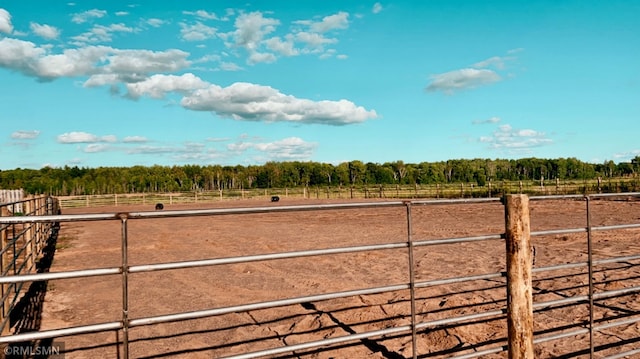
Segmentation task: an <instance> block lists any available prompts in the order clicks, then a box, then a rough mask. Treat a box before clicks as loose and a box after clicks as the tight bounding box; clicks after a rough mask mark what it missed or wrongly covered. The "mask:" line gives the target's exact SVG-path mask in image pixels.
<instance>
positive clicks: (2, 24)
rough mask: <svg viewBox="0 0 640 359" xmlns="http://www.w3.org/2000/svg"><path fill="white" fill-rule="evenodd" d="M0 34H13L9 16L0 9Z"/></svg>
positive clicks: (5, 11)
mask: <svg viewBox="0 0 640 359" xmlns="http://www.w3.org/2000/svg"><path fill="white" fill-rule="evenodd" d="M0 32H4V33H5V34H10V33H12V32H13V24H11V14H10V13H9V12H8V11H7V10H5V9H3V8H0Z"/></svg>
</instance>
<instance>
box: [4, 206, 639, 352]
mask: <svg viewBox="0 0 640 359" xmlns="http://www.w3.org/2000/svg"><path fill="white" fill-rule="evenodd" d="M630 198H631V197H628V198H627V197H611V198H609V197H602V198H593V199H591V200H590V201H589V203H590V204H589V209H590V217H591V225H592V226H594V227H601V226H616V225H621V224H634V225H635V224H638V223H640V202H636V201H633V200H629V199H630ZM409 203H411V202H405V203H404V204H403V203H399V202H393V203H392V202H387V201H381V200H379V201H375V202H371V201H370V202H368V203H367V204H366V205H358V206H354V207H353V208H349V206H350V205H351V204H354V202H345V200H341V201H337V200H300V199H297V200H293V199H286V198H285V199H283V200H282V201H280V202H279V203H267V202H266V201H264V200H260V201H255V200H254V201H233V202H217V203H213V204H211V203H208V204H188V205H166V204H165V211H164V212H162V213H159V212H154V214H151V215H150V216H151V217H153V216H154V215H167V216H171V215H172V214H176V215H183V214H184V213H185V212H183V211H189V210H196V212H197V211H198V210H209V209H215V208H220V209H222V208H230V209H238V208H251V207H253V208H256V207H259V208H261V210H260V211H249V210H247V211H248V212H252V213H235V214H234V213H233V211H231V212H232V213H229V212H224V211H223V212H224V213H223V212H216V213H209V215H202V213H199V214H200V215H198V216H181V217H170V218H146V217H144V216H141V217H140V216H133V217H131V218H129V219H127V221H126V229H127V239H128V250H127V255H128V258H127V260H128V265H129V266H131V268H132V269H135V270H132V272H131V273H128V288H127V292H128V301H127V303H128V318H129V319H130V320H131V321H132V324H134V325H132V327H131V328H130V329H129V330H128V342H129V343H128V348H129V355H130V357H135V358H151V357H184V358H187V357H188V358H194V357H202V358H210V357H228V356H234V355H237V357H243V356H242V355H241V354H242V353H250V352H257V351H261V350H271V349H273V348H281V347H283V346H285V345H286V346H291V345H296V344H299V343H305V342H313V341H320V340H325V339H329V340H330V339H336V338H341V337H345V336H348V335H352V334H360V333H367V332H375V331H384V330H390V332H389V333H382V334H384V335H382V334H379V335H371V336H370V338H368V337H369V336H368V337H367V338H359V339H357V340H349V341H339V340H337V341H336V343H334V344H333V345H321V346H315V347H310V348H301V349H299V350H296V351H294V352H293V353H292V352H290V351H289V352H287V351H286V350H284V351H282V353H279V354H278V353H275V352H274V353H270V357H310V358H311V357H313V358H346V357H349V358H364V357H367V358H403V357H411V356H412V354H413V348H412V345H413V342H412V333H411V330H401V331H397V332H393V331H392V329H393V328H407V327H409V328H410V327H411V323H412V317H411V313H412V308H411V306H412V298H411V297H412V296H411V291H410V289H409V286H408V285H407V283H409V282H410V281H412V278H411V276H410V272H411V271H410V270H409V263H410V262H409V254H408V253H409V251H408V246H407V245H406V243H407V237H408V234H409V233H410V234H411V240H412V241H413V243H418V244H416V245H415V246H414V247H413V271H412V273H413V275H414V278H413V282H414V283H415V295H414V301H413V302H414V305H415V308H414V309H415V310H414V313H415V322H416V323H418V328H417V332H416V342H415V344H416V348H415V349H416V350H417V355H418V357H421V358H444V357H469V358H471V357H483V358H494V357H495V358H503V357H506V353H505V352H504V351H503V347H504V346H505V345H506V339H507V331H506V322H505V315H504V308H505V305H506V291H505V277H504V270H505V243H504V240H502V239H501V238H500V237H501V234H502V233H504V230H505V212H504V206H503V205H502V204H501V203H500V202H499V201H497V200H480V201H477V202H473V201H466V202H465V201H441V202H433V201H424V203H420V202H413V203H412V204H410V205H409V206H407V204H409ZM296 205H302V206H305V207H304V208H298V209H304V210H294V208H291V210H287V211H280V210H281V209H282V208H285V207H289V206H296ZM333 205H336V206H337V208H330V207H331V206H333ZM314 206H317V207H318V208H309V207H314ZM409 207H410V209H408V208H409ZM586 208H587V206H586V201H585V200H584V198H581V197H576V198H571V199H563V200H539V201H537V200H536V201H532V203H531V229H532V231H533V232H534V233H533V238H532V241H533V244H534V246H535V249H536V250H535V265H534V277H533V289H534V298H533V299H534V303H537V304H536V305H534V308H535V309H536V312H535V316H534V323H535V327H534V329H535V333H536V339H537V340H538V342H537V343H536V346H535V353H536V358H559V357H560V358H588V357H589V353H590V350H591V348H590V340H589V330H588V328H589V327H590V325H589V324H590V319H591V318H590V311H589V307H590V306H589V298H588V297H589V296H588V294H589V288H590V286H589V276H588V274H587V272H588V266H587V265H586V263H587V261H588V257H589V256H588V250H587V249H588V246H587V233H586V231H585V227H586V226H587V210H586ZM269 209H274V210H275V211H274V212H270V211H269ZM152 210H153V204H149V205H144V206H143V205H139V206H125V207H101V208H88V209H87V208H82V209H69V210H65V211H64V215H73V214H83V215H86V214H87V213H114V214H115V213H119V212H126V213H130V214H131V213H134V212H135V213H149V212H144V211H152ZM409 212H410V215H411V221H410V222H409V223H408V221H407V218H408V213H409ZM116 217H117V216H114V217H113V218H114V219H111V220H100V221H79V222H76V221H73V222H66V221H65V222H62V223H61V228H60V232H59V236H58V238H57V246H56V247H57V250H56V253H55V260H54V261H53V265H52V266H51V268H50V271H51V272H62V271H71V270H86V269H98V268H117V267H119V266H121V265H122V252H121V243H122V228H121V226H120V225H119V224H120V221H119V220H116V219H115V218H116ZM409 228H410V232H409ZM563 229H576V230H574V231H568V232H567V231H562V230H563ZM580 229H582V230H580ZM601 229H611V230H607V231H604V230H598V231H593V232H592V233H591V237H592V246H593V250H592V255H593V262H594V267H593V278H594V283H592V284H593V285H592V290H593V291H594V293H595V294H594V297H597V293H600V292H608V291H618V292H614V293H613V294H612V295H611V296H609V295H606V296H602V297H601V298H599V297H598V298H596V300H595V301H594V304H593V306H592V308H593V324H594V326H597V325H601V326H603V325H604V326H606V325H608V324H607V323H611V322H612V320H617V321H621V320H624V321H626V322H625V323H624V325H615V326H614V325H611V326H610V328H609V327H608V328H602V330H597V331H594V333H593V335H594V336H593V346H594V348H593V350H594V352H595V353H596V354H597V357H607V356H608V357H616V356H615V355H617V353H625V352H627V353H628V352H630V351H632V350H634V348H635V347H637V345H638V342H639V341H640V329H639V326H638V324H637V320H638V318H637V315H638V310H640V302H639V301H638V294H637V293H638V291H637V290H636V288H637V287H638V286H639V285H640V267H639V266H638V264H639V263H640V258H639V257H637V256H638V255H640V248H639V247H638V244H637V241H638V237H639V234H640V231H639V230H638V229H637V227H635V226H629V227H625V228H601ZM369 246H376V248H377V249H378V250H375V251H374V250H365V249H367V248H372V247H369ZM385 246H386V247H385ZM347 247H348V248H358V250H353V251H337V252H339V253H332V254H329V255H311V254H314V253H309V251H315V250H319V249H328V248H347ZM283 252H287V253H290V252H296V253H299V254H304V255H300V256H296V257H295V258H281V259H273V258H270V259H268V260H260V261H258V259H267V258H264V257H249V258H247V257H246V256H259V255H264V254H274V253H283ZM317 254H319V253H317ZM234 257H243V258H242V259H241V260H240V259H238V260H227V261H224V260H223V259H231V258H234ZM208 259H214V260H219V261H218V262H216V263H208V264H215V265H211V266H194V267H192V268H187V269H178V268H175V269H166V270H158V271H150V267H153V266H148V265H155V264H158V265H160V264H162V263H169V262H184V261H200V260H208ZM223 262H224V263H223ZM200 263H201V264H204V263H202V262H200ZM572 263H576V265H572ZM158 268H159V267H156V269H158ZM367 288H383V289H384V290H382V289H381V290H373V291H370V293H360V292H358V291H361V290H365V289H367ZM345 291H355V292H354V294H353V295H340V296H335V298H328V299H327V298H322V295H325V294H329V293H342V292H345ZM122 292H123V290H122V276H121V275H118V274H115V275H110V276H99V277H87V278H73V279H56V280H49V281H48V286H47V290H46V295H45V296H44V302H43V305H42V306H41V312H40V313H36V314H38V315H39V316H40V317H39V320H35V321H33V322H32V323H31V322H29V321H23V322H19V323H22V324H21V325H23V328H18V327H16V328H15V330H16V331H18V332H23V333H24V332H27V331H29V330H34V329H36V330H50V329H58V328H66V327H76V326H82V325H91V324H96V323H109V322H117V321H121V320H122V315H123V313H122V306H123V299H122ZM303 297H308V298H306V299H309V300H292V301H291V303H279V304H278V305H273V306H272V307H271V308H267V306H265V307H260V306H255V307H243V306H244V305H246V304H247V303H253V304H255V303H264V302H271V301H277V300H281V299H285V298H287V299H291V298H294V299H295V298H303ZM574 299H575V300H574ZM572 300H573V301H572ZM272 304H273V303H272ZM215 309H217V310H218V312H216V311H215ZM205 310H213V311H212V312H210V313H207V314H208V315H207V316H204V315H203V318H198V319H190V320H184V321H171V322H169V323H158V324H153V325H143V324H148V323H147V322H146V321H145V320H141V318H155V319H157V321H160V320H159V319H162V318H161V317H159V316H165V315H173V314H176V313H184V312H194V311H205ZM452 318H453V320H452ZM456 318H457V319H456ZM165 319H166V318H165ZM174 319H177V318H174ZM136 320H139V321H138V322H137V323H136ZM30 325H31V326H33V327H32V328H29V326H30ZM585 329H586V331H585ZM553 336H557V337H558V338H553ZM55 340H56V341H58V340H59V341H63V342H64V344H65V350H66V351H67V353H66V355H67V358H95V357H117V356H118V353H122V350H123V345H122V344H120V345H117V344H116V343H118V342H120V343H121V342H122V340H123V333H122V331H121V330H111V331H103V332H99V333H94V334H86V335H76V336H64V337H60V338H58V339H55ZM627 355H631V354H627ZM255 356H257V354H256V355H255ZM244 357H254V356H244Z"/></svg>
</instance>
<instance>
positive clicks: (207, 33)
mask: <svg viewBox="0 0 640 359" xmlns="http://www.w3.org/2000/svg"><path fill="white" fill-rule="evenodd" d="M180 28H181V29H180V35H182V38H183V39H184V40H186V41H203V40H207V39H210V38H212V37H214V36H215V35H216V31H218V29H216V28H215V27H210V26H207V25H204V24H202V23H200V22H197V23H195V24H194V25H187V24H184V23H181V24H180Z"/></svg>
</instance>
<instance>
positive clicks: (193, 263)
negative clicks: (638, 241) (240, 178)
mask: <svg viewBox="0 0 640 359" xmlns="http://www.w3.org/2000/svg"><path fill="white" fill-rule="evenodd" d="M613 196H625V197H638V196H640V193H636V192H634V193H624V194H617V195H614V194H599V195H590V196H586V197H585V196H584V195H568V196H567V195H559V196H546V197H543V196H536V197H531V198H530V199H531V200H532V201H544V200H549V199H555V200H559V199H563V200H584V201H585V203H586V208H587V212H589V208H590V207H589V206H590V201H591V200H592V199H597V198H611V197H613ZM524 198H527V200H528V197H524ZM27 201H28V200H27ZM38 201H40V202H36V203H38V205H35V206H33V207H30V206H31V205H29V204H26V203H28V202H25V205H26V207H27V208H31V209H32V210H30V211H26V212H28V213H25V215H24V216H9V214H8V211H5V212H3V216H2V217H0V229H2V233H3V238H2V244H3V248H2V251H3V257H2V258H3V262H2V268H3V275H2V277H0V285H1V286H2V288H3V312H2V313H3V328H4V329H7V328H6V327H8V325H7V324H8V323H7V318H8V317H9V313H10V310H11V309H12V305H13V304H11V303H15V301H16V300H17V297H18V296H19V294H20V289H18V288H20V287H21V285H22V284H24V283H27V282H35V281H49V280H54V279H70V278H89V277H97V276H120V277H121V282H122V319H121V320H120V321H113V322H106V323H95V324H91V325H83V326H76V327H69V328H59V329H53V330H42V331H37V332H31V333H21V334H13V335H11V334H9V333H7V332H6V331H3V333H2V336H0V344H2V343H5V344H6V343H17V342H24V341H32V340H42V339H48V338H58V337H64V336H72V335H78V334H84V333H93V332H101V331H112V330H118V331H121V332H122V355H123V357H124V358H128V357H129V345H130V344H129V338H128V332H129V329H130V328H134V327H139V326H148V325H155V324H160V323H168V322H176V321H184V320H192V319H198V318H206V317H212V316H219V315H223V314H228V313H240V312H248V311H252V310H258V309H268V308H276V307H283V306H288V305H292V304H302V303H309V302H318V301H327V300H332V299H339V298H347V297H354V296H360V295H371V294H380V293H389V292H397V291H405V290H409V291H410V293H411V296H410V303H411V313H408V315H410V318H411V324H409V325H400V326H395V327H391V328H385V329H380V330H370V331H364V332H360V333H353V334H349V335H345V336H339V337H332V338H327V339H323V340H316V341H309V342H305V343H298V344H292V345H285V346H282V347H277V348H272V349H265V350H260V351H254V352H248V353H244V354H238V355H233V356H228V357H227V358H259V357H264V356H269V355H277V354H286V353H291V352H295V351H300V350H307V349H317V348H322V347H327V346H331V345H336V344H343V343H349V342H355V341H358V340H363V339H371V338H377V337H386V336H391V335H400V334H402V335H408V334H410V335H411V340H412V345H413V350H412V353H413V354H412V355H413V357H414V358H416V357H417V356H418V355H419V354H421V353H418V352H417V349H416V348H417V347H416V341H417V338H416V336H417V333H418V331H424V330H427V329H429V328H436V327H440V326H447V325H457V324H460V323H466V322H470V321H477V320H486V319H490V318H498V319H501V318H502V319H503V318H505V317H507V316H510V315H512V313H511V312H510V307H509V306H508V304H509V303H506V302H505V303H504V304H503V306H502V307H501V308H498V309H493V310H486V311H484V312H481V313H474V314H466V315H461V316H457V317H449V318H444V319H436V320H429V321H418V320H417V317H416V307H415V302H416V298H415V294H414V291H415V290H416V289H418V288H427V287H432V286H439V285H447V284H453V283H463V282H473V281H482V280H492V281H497V282H499V283H503V285H509V282H508V280H507V278H508V273H507V271H500V272H496V273H484V274H474V275H468V276H460V277H450V278H439V279H433V280H417V279H415V277H414V275H413V274H412V273H414V271H415V270H416V269H415V263H413V259H412V256H413V254H412V253H413V252H412V251H413V250H414V249H416V248H420V247H427V246H439V245H448V244H454V243H470V242H480V241H504V240H505V237H506V236H507V234H505V233H494V234H486V235H480V236H471V237H459V238H455V237H453V238H443V239H421V238H413V237H412V234H411V233H412V231H411V218H412V208H414V207H416V206H428V205H445V204H446V205H456V204H464V203H467V204H468V203H491V202H497V201H503V200H502V199H500V198H467V199H456V200H452V199H436V200H433V199H431V200H405V201H384V202H361V203H339V204H312V205H292V206H276V207H251V208H222V209H198V210H173V211H153V212H151V211H142V212H120V213H107V214H79V215H68V214H58V213H59V212H58V207H57V204H55V203H53V200H52V199H51V198H45V199H44V200H42V199H41V200H38ZM503 203H504V201H503ZM389 207H406V209H407V215H406V222H407V228H408V236H407V239H406V241H402V242H395V243H381V244H371V245H362V246H347V247H335V248H321V249H312V250H304V251H290V252H279V253H267V254H258V255H244V256H234V257H226V258H209V259H202V260H190V261H176V262H166V263H154V264H141V265H129V263H128V252H129V248H128V235H129V233H128V222H129V221H131V220H145V219H153V218H156V219H158V218H180V217H193V216H221V215H245V214H257V213H284V212H300V211H326V210H366V209H371V208H389ZM3 208H4V207H3ZM78 221H114V222H116V223H119V224H120V227H121V248H120V250H121V254H122V256H121V257H122V261H121V265H120V266H118V267H111V268H97V269H85V270H75V271H67V272H52V273H33V269H34V268H35V264H34V265H30V266H24V267H23V268H27V269H25V270H24V271H18V270H17V269H16V268H17V262H20V261H21V260H20V259H19V258H22V257H19V256H16V254H15V253H18V252H19V249H20V248H17V247H16V244H17V243H18V242H19V240H18V237H20V238H22V237H24V238H27V239H24V240H23V242H25V243H27V245H26V247H29V246H30V245H31V244H28V243H34V244H33V246H34V248H36V250H35V251H33V252H31V256H30V257H24V258H25V259H24V261H27V260H31V261H34V258H36V257H37V256H38V255H40V253H39V250H38V249H37V248H38V246H42V243H40V244H39V245H38V244H37V243H38V242H37V241H33V242H32V241H30V240H29V239H28V238H29V235H30V234H29V233H30V232H29V231H30V230H32V229H33V230H34V233H40V240H41V241H43V240H44V239H43V235H45V234H47V233H50V232H51V231H52V230H54V229H55V228H56V226H57V225H58V224H59V223H61V222H78ZM637 228H640V223H633V224H631V223H630V224H622V225H608V226H604V225H603V226H592V225H591V224H590V223H589V221H588V219H587V225H586V226H585V227H583V228H582V227H581V228H566V229H554V230H545V231H531V232H530V235H531V236H532V237H538V236H548V235H560V234H576V233H586V234H587V240H588V255H589V256H588V257H589V258H588V260H587V261H583V262H575V263H567V264H562V265H553V266H547V267H536V268H529V269H530V270H531V272H532V273H536V274H539V273H546V272H553V271H558V270H566V269H572V270H573V269H575V270H580V272H581V273H582V272H584V270H587V272H588V274H589V277H590V280H589V286H588V287H589V290H588V294H587V295H574V296H571V297H567V298H563V299H558V300H548V301H542V302H535V303H533V305H532V311H533V312H537V311H540V310H545V309H548V308H550V307H562V306H566V305H571V304H578V303H582V304H585V303H586V304H588V305H589V312H590V318H591V319H590V322H589V323H583V324H582V327H580V328H578V329H573V330H564V331H562V332H559V333H551V334H536V335H535V338H534V337H533V336H532V337H531V338H529V339H530V340H531V344H532V345H533V344H534V343H535V344H539V343H543V342H548V341H554V340H560V339H563V338H569V337H575V336H577V335H583V334H590V346H591V355H593V352H594V340H593V334H594V332H598V331H602V330H605V329H609V328H612V327H616V326H622V325H629V324H633V323H637V322H639V321H640V316H632V317H630V318H624V319H620V320H611V321H609V322H606V323H598V324H596V323H595V321H594V314H593V312H594V306H595V304H594V303H595V301H599V300H603V299H606V298H613V297H617V296H622V295H629V294H635V293H640V286H633V287H628V288H623V289H615V290H603V291H599V292H596V291H595V288H594V283H593V282H592V281H591V277H593V275H592V274H593V271H594V267H597V266H601V265H604V264H616V263H628V262H630V261H635V260H640V254H638V255H627V256H618V257H615V258H607V259H600V260H594V259H593V258H592V255H591V253H592V248H591V247H592V244H591V241H592V239H591V234H592V233H593V232H596V231H614V230H626V229H637ZM9 232H10V233H11V235H10V236H9V235H8V234H7V233H9ZM16 236H18V237H16ZM36 237H37V236H36ZM11 246H14V247H12V248H10V247H11ZM18 247H19V246H18ZM26 247H25V248H26ZM402 249H406V250H407V251H408V254H409V256H408V258H409V262H410V263H409V267H408V268H409V271H410V272H411V273H410V274H412V275H410V276H409V281H408V282H406V283H396V284H392V285H387V286H378V287H371V288H361V289H355V290H348V291H339V292H330V293H321V294H314V295H307V296H302V297H291V298H281V299H277V300H270V301H263V302H254V303H245V304H241V305H234V306H227V307H218V308H210V309H205V310H197V311H190V312H176V313H172V314H165V315H155V316H147V317H137V318H136V317H131V316H130V313H129V301H130V297H129V296H130V293H129V289H128V281H129V277H128V275H129V274H134V273H146V272H154V271H163V270H178V269H186V268H196V267H210V266H218V265H227V264H237V263H249V262H263V261H271V260H280V259H290V258H303V257H313V256H327V255H335V254H347V253H358V252H372V251H385V250H402ZM12 250H13V252H12ZM16 250H18V252H16ZM8 253H13V254H12V255H13V259H11V258H10V257H9V256H5V254H8ZM19 253H22V252H19ZM5 257H6V258H5ZM33 263H35V262H33ZM5 269H6V270H5ZM12 270H13V271H12ZM5 289H6V291H5ZM530 292H531V291H530ZM8 299H11V300H8ZM5 305H6V307H5ZM533 312H532V313H531V314H533ZM513 345H517V343H513V342H512V339H511V337H510V338H509V341H508V342H506V343H500V344H498V345H496V346H494V347H492V348H486V349H474V352H473V353H469V352H467V353H462V354H458V355H457V356H450V357H451V358H477V357H482V356H484V355H489V354H495V353H500V352H505V351H507V350H508V349H509V350H510V348H511V346H513ZM463 349H464V348H463ZM510 353H511V351H510ZM626 353H627V354H626V355H632V354H635V353H636V351H634V350H632V351H627V352H626ZM422 354H424V353H422ZM623 354H624V353H620V354H616V355H614V356H610V358H618V357H620V358H621V357H623V356H624V355H623ZM620 355H622V356H620Z"/></svg>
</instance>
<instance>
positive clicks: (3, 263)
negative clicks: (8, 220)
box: [0, 206, 11, 335]
mask: <svg viewBox="0 0 640 359" xmlns="http://www.w3.org/2000/svg"><path fill="white" fill-rule="evenodd" d="M8 216H9V209H8V208H7V207H6V206H2V207H0V217H8ZM8 228H9V226H6V228H0V250H2V255H1V256H0V275H4V271H5V268H6V267H7V264H9V263H10V261H11V255H10V253H9V243H7V242H8V240H9V238H8V237H9V235H8V231H9V229H8ZM7 270H8V269H7ZM9 292H11V284H9V283H7V284H2V291H1V292H0V295H1V297H0V298H4V300H2V303H0V305H2V308H0V309H1V310H0V323H3V322H4V320H5V319H6V318H9V309H10V308H9V305H10V303H11V298H10V296H9ZM0 329H1V330H0V335H7V334H9V331H10V329H11V328H10V325H9V322H8V321H7V322H6V323H5V324H4V326H3V327H2V328H0Z"/></svg>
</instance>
